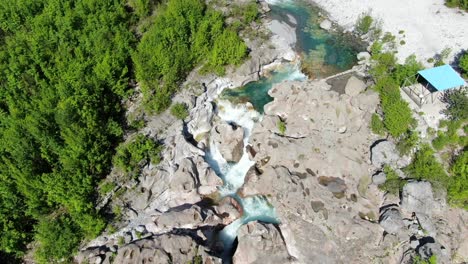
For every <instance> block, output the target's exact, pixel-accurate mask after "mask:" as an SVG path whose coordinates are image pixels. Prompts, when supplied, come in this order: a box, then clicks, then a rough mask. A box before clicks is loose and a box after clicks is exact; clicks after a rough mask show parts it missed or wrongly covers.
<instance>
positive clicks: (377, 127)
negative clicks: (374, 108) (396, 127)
mask: <svg viewBox="0 0 468 264" xmlns="http://www.w3.org/2000/svg"><path fill="white" fill-rule="evenodd" d="M371 130H372V133H374V134H377V135H384V134H385V127H384V124H383V122H382V119H380V116H379V115H378V114H376V113H374V114H372V119H371Z"/></svg>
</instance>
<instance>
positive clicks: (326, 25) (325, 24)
mask: <svg viewBox="0 0 468 264" xmlns="http://www.w3.org/2000/svg"><path fill="white" fill-rule="evenodd" d="M331 27H332V23H331V21H330V20H328V19H325V20H323V21H322V22H321V23H320V28H321V29H324V30H330V29H331Z"/></svg>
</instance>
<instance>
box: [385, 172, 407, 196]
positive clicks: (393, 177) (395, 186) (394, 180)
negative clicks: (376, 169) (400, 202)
mask: <svg viewBox="0 0 468 264" xmlns="http://www.w3.org/2000/svg"><path fill="white" fill-rule="evenodd" d="M383 172H384V173H385V175H386V180H385V183H384V184H381V185H379V189H381V190H382V191H385V192H389V193H391V194H393V195H398V194H399V193H400V191H401V190H402V188H403V186H404V185H405V180H404V179H401V178H400V177H399V176H398V174H397V173H396V172H395V171H394V170H393V169H392V168H390V166H388V165H385V166H384V169H383Z"/></svg>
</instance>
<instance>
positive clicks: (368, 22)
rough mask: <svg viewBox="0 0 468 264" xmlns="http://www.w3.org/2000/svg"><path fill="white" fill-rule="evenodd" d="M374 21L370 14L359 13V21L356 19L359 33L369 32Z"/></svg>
mask: <svg viewBox="0 0 468 264" xmlns="http://www.w3.org/2000/svg"><path fill="white" fill-rule="evenodd" d="M373 22H374V19H373V18H372V16H370V14H364V13H363V14H361V15H359V17H358V19H357V21H356V31H357V32H358V33H359V34H362V35H364V34H367V33H368V32H369V30H370V29H371V27H372V23H373Z"/></svg>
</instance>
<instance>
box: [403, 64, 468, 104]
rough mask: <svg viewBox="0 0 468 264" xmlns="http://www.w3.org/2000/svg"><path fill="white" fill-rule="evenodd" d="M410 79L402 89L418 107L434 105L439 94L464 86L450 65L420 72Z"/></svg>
mask: <svg viewBox="0 0 468 264" xmlns="http://www.w3.org/2000/svg"><path fill="white" fill-rule="evenodd" d="M410 78H412V80H411V79H410ZM410 78H407V79H406V80H405V81H404V83H403V86H402V89H403V91H404V92H405V93H406V94H408V96H409V97H410V98H411V99H412V100H413V101H414V102H415V103H416V104H418V105H419V107H421V105H423V104H425V103H434V100H437V99H438V98H437V97H438V96H439V94H440V93H441V92H444V91H446V90H449V89H455V88H460V87H463V86H465V85H466V83H465V80H463V78H462V77H460V75H459V74H458V73H457V72H456V71H455V70H454V69H453V68H452V67H451V66H450V65H442V66H439V67H434V68H431V69H425V70H421V71H419V72H418V74H416V76H413V77H410ZM406 85H408V86H406Z"/></svg>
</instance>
